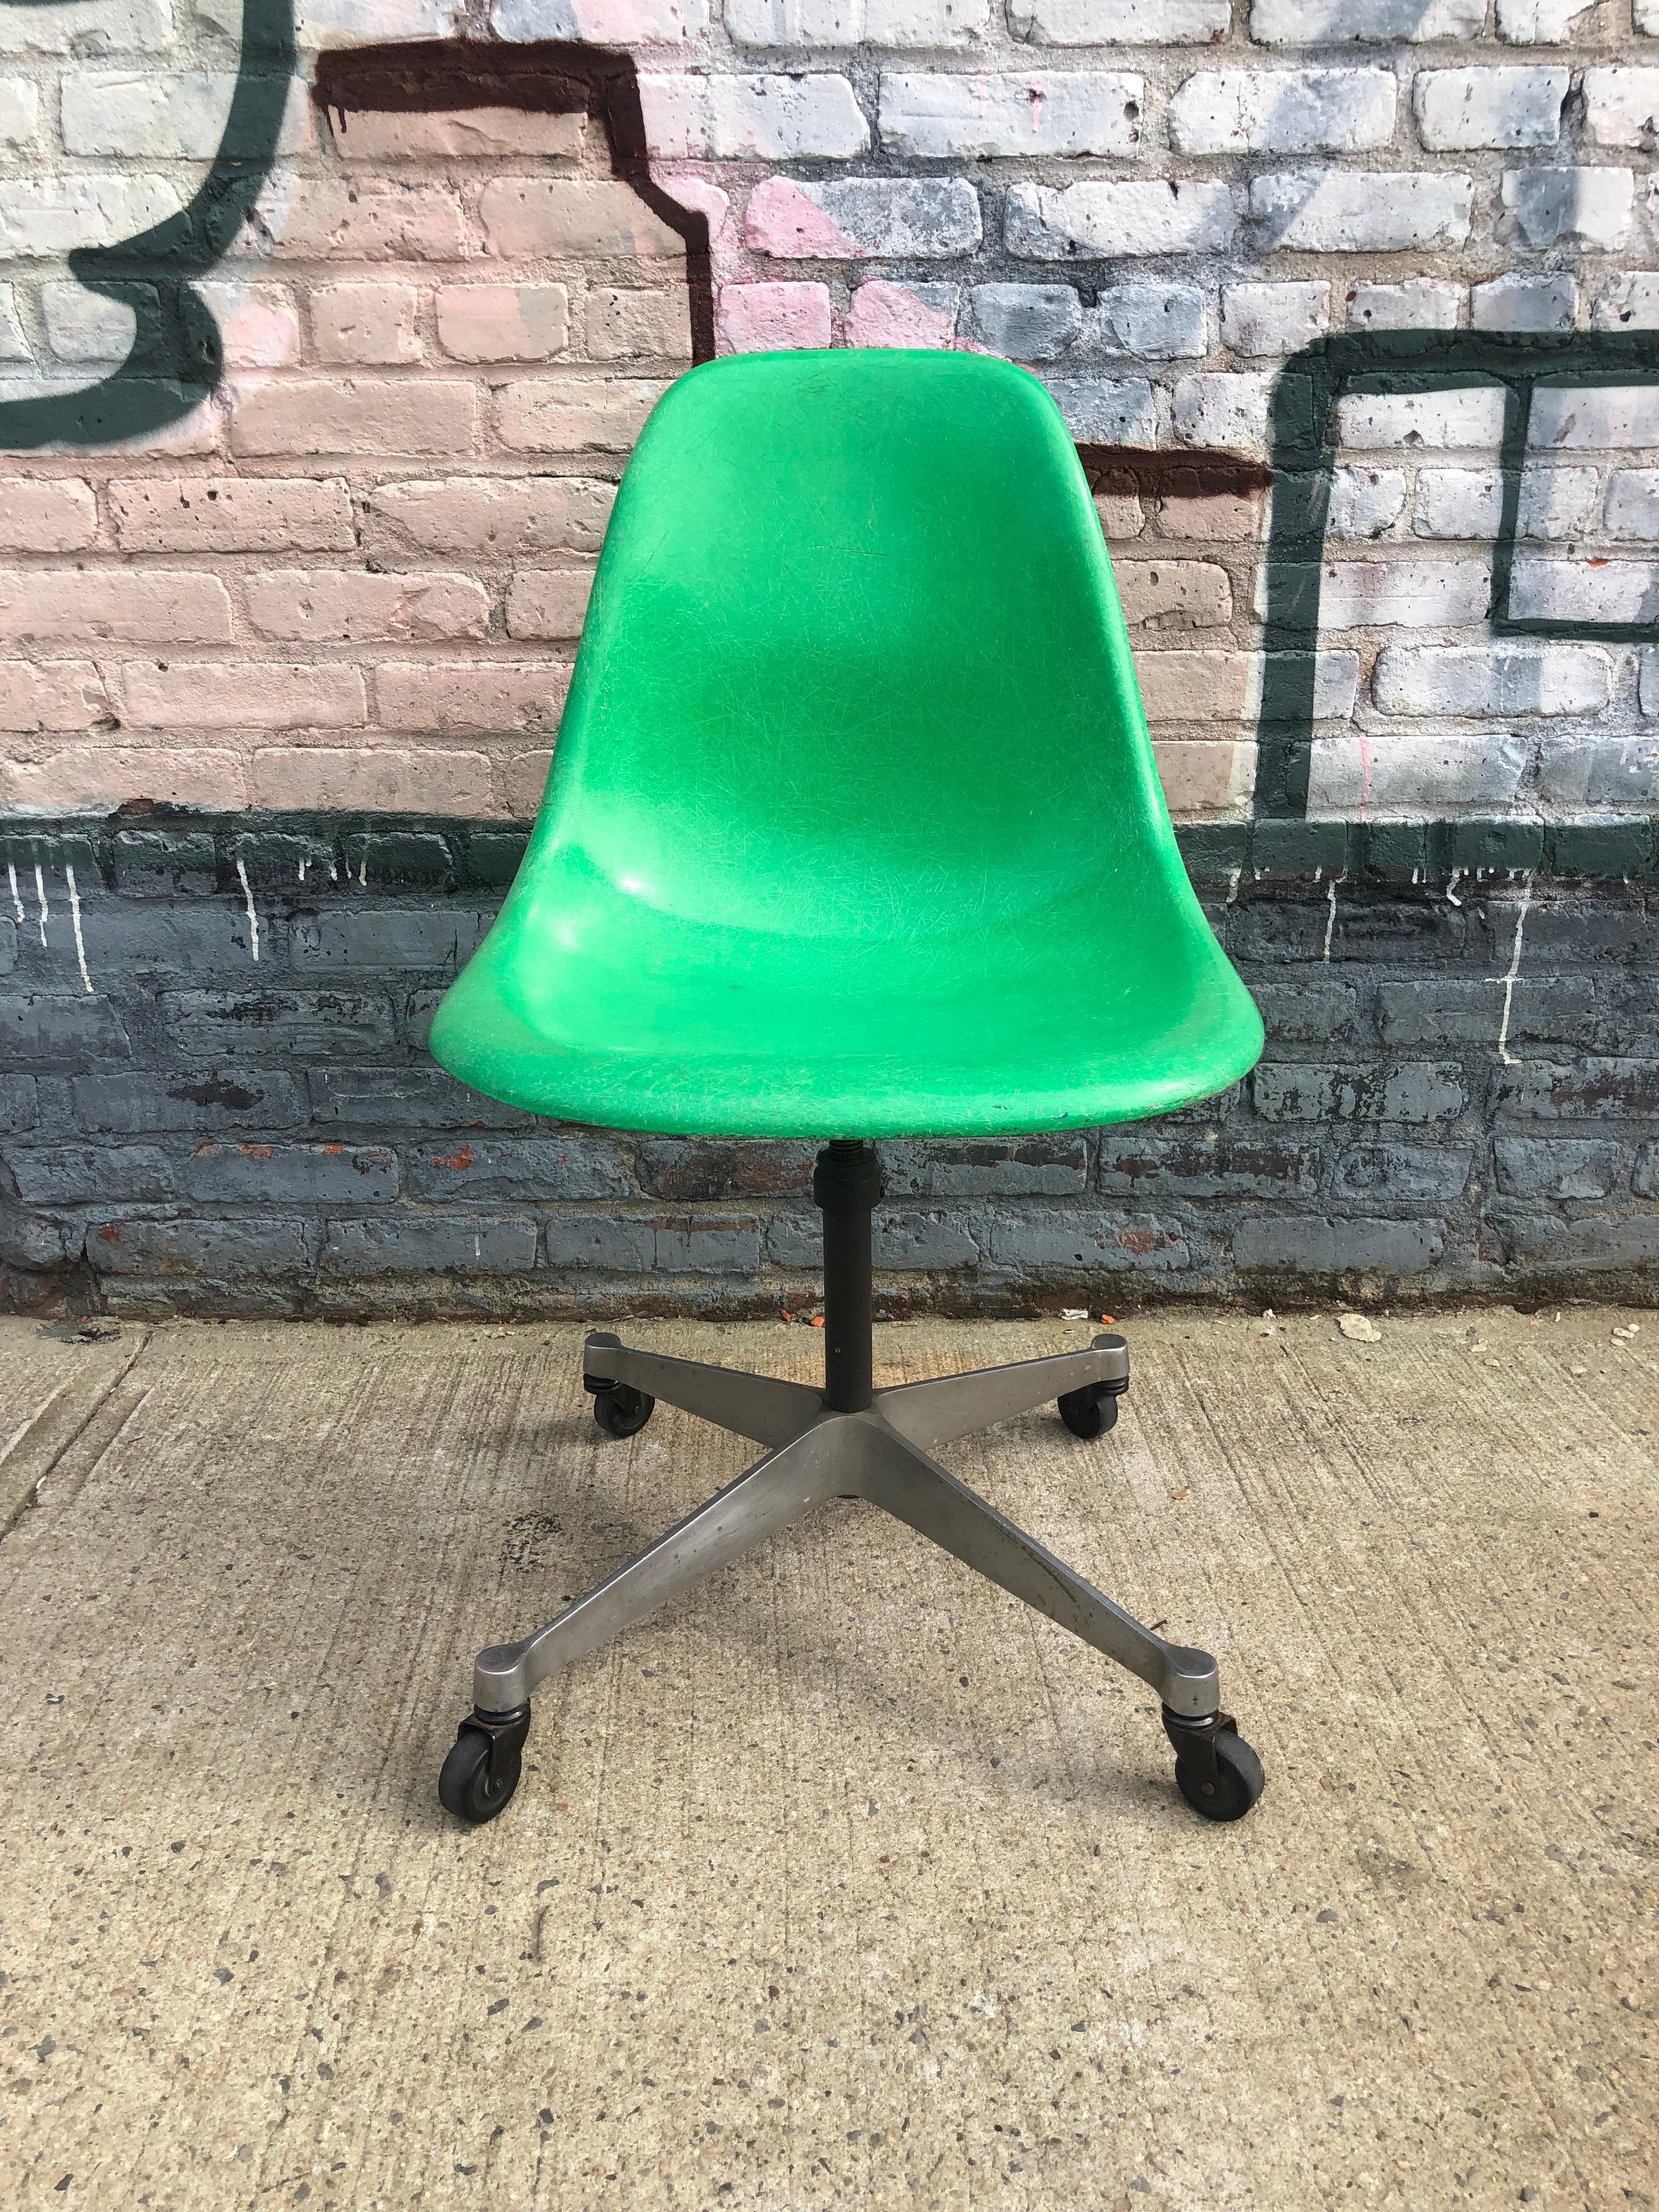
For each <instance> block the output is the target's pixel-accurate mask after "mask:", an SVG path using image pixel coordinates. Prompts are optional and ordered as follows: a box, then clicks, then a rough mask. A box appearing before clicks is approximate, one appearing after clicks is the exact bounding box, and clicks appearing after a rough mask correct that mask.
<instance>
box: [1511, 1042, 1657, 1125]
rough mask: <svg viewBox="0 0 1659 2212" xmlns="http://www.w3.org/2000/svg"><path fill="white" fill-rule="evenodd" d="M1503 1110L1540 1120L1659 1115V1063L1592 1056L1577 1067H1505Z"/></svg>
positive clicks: (1541, 1063) (1541, 1064) (1550, 1063)
mask: <svg viewBox="0 0 1659 2212" xmlns="http://www.w3.org/2000/svg"><path fill="white" fill-rule="evenodd" d="M1498 1112H1499V1113H1500V1114H1504V1115H1516V1116H1522V1117H1524V1118H1526V1119H1528V1120H1530V1121H1587V1120H1589V1119H1590V1118H1591V1117H1593V1116H1595V1117H1599V1118H1606V1117H1609V1116H1611V1117H1612V1118H1613V1119H1615V1120H1616V1119H1618V1118H1620V1117H1621V1116H1634V1117H1638V1118H1645V1117H1646V1116H1648V1115H1656V1114H1659V1060H1632V1059H1625V1058H1611V1057H1605V1058H1604V1057H1601V1056H1599V1055H1587V1056H1586V1057H1585V1058H1583V1059H1582V1060H1577V1061H1576V1062H1575V1063H1574V1064H1573V1065H1572V1066H1571V1067H1564V1066H1560V1065H1559V1063H1556V1062H1553V1061H1549V1060H1531V1061H1528V1063H1527V1065H1526V1066H1522V1067H1515V1068H1505V1069H1504V1071H1503V1075H1502V1079H1501V1081H1500V1084H1499V1087H1498Z"/></svg>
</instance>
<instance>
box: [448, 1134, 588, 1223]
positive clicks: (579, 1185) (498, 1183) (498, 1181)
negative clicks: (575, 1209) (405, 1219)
mask: <svg viewBox="0 0 1659 2212" xmlns="http://www.w3.org/2000/svg"><path fill="white" fill-rule="evenodd" d="M404 1172H405V1175H406V1176H407V1179H408V1185H409V1194H410V1197H411V1198H420V1199H436V1200H439V1201H440V1202H441V1203H442V1204H445V1205H448V1206H472V1205H476V1204H477V1202H478V1201H479V1200H485V1201H486V1202H489V1201H499V1200H502V1199H507V1200H518V1201H520V1203H524V1202H528V1203H530V1204H532V1205H550V1204H553V1203H555V1202H556V1201H557V1200H562V1199H583V1198H626V1197H628V1195H629V1182H628V1171H627V1169H626V1168H625V1166H624V1165H623V1158H622V1153H621V1151H620V1148H619V1147H618V1146H617V1143H616V1141H615V1140H614V1139H611V1138H610V1137H603V1136H570V1137H532V1138H530V1139H524V1140H518V1141H515V1140H513V1139H502V1138H476V1139H471V1140H469V1141H466V1142H464V1143H459V1144H457V1143H448V1144H440V1145H411V1146H408V1147H407V1148H406V1150H405V1152H404Z"/></svg>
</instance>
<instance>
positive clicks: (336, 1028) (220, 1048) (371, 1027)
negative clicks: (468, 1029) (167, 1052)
mask: <svg viewBox="0 0 1659 2212" xmlns="http://www.w3.org/2000/svg"><path fill="white" fill-rule="evenodd" d="M160 1003H161V1019H162V1022H163V1024H165V1026H166V1028H167V1034H168V1035H169V1036H171V1038H172V1039H173V1043H174V1044H175V1046H176V1047H177V1048H178V1049H179V1052H181V1053H185V1054H193V1055H197V1056H207V1057H215V1056H217V1055H218V1054H225V1055H227V1056H228V1057H229V1058H230V1059H233V1060H284V1061H289V1062H294V1061H305V1060H352V1059H356V1058H358V1057H360V1056H361V1055H362V1054H365V1053H373V1052H374V1051H376V1050H377V1049H379V1048H382V1047H385V1046H387V1045H390V1044H392V1042H394V1040H395V1037H396V1030H395V1026H394V1024H393V1022H392V1008H391V1006H390V1004H389V1003H388V1002H387V1000H385V999H383V998H380V997H378V996H374V995H371V994H368V993H366V992H362V991H283V990H264V989H258V988H250V989H247V990H242V991H164V992H163V993H162V994H161V1001H160Z"/></svg>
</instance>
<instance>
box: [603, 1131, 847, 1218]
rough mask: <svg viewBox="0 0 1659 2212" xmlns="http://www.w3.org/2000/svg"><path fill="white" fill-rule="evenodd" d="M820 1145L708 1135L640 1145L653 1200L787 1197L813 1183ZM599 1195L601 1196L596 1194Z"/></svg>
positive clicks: (638, 1160) (644, 1186)
mask: <svg viewBox="0 0 1659 2212" xmlns="http://www.w3.org/2000/svg"><path fill="white" fill-rule="evenodd" d="M816 1157H817V1146H815V1145H805V1144H743V1143H733V1142H731V1141H728V1140H726V1139H719V1138H707V1137H647V1138H641V1139H640V1140H639V1142H638V1144H637V1145H636V1146H635V1164H636V1165H637V1167H638V1170H639V1177H640V1188H641V1190H642V1191H645V1192H647V1194H649V1195H650V1196H651V1197H653V1198H671V1199H684V1200H711V1199H712V1200H715V1201H716V1202H718V1201H719V1200H722V1199H732V1198H781V1197H785V1196H790V1195H793V1194H795V1193H797V1192H800V1191H809V1190H811V1187H812V1162H813V1160H814V1159H815V1158H816ZM596 1195H597V1194H596Z"/></svg>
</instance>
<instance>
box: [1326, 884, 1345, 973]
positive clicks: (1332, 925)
mask: <svg viewBox="0 0 1659 2212" xmlns="http://www.w3.org/2000/svg"><path fill="white" fill-rule="evenodd" d="M1341 881H1342V878H1341V877H1340V876H1333V877H1332V878H1331V887H1330V889H1329V890H1328V891H1327V892H1326V894H1325V903H1326V906H1327V908H1328V913H1327V914H1326V916H1325V952H1324V957H1325V960H1326V962H1327V963H1329V960H1330V957H1331V939H1332V938H1333V937H1334V936H1335V934H1336V887H1337V885H1338V884H1340V882H1341Z"/></svg>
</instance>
